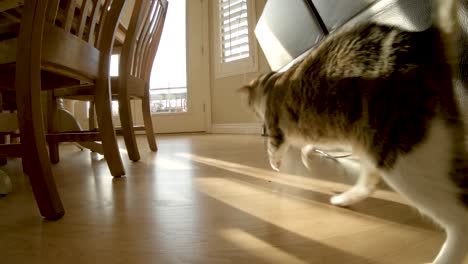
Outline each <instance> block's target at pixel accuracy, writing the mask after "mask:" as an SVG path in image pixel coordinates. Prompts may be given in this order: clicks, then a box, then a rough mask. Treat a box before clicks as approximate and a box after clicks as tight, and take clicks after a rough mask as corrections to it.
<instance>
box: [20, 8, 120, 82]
mask: <svg viewBox="0 0 468 264" xmlns="http://www.w3.org/2000/svg"><path fill="white" fill-rule="evenodd" d="M124 4H125V0H48V1H47V8H46V10H45V24H44V34H43V41H42V51H41V61H42V67H43V69H45V70H49V71H52V72H56V73H60V74H63V75H65V76H68V77H72V78H76V79H80V80H84V81H86V80H90V81H91V80H95V79H96V78H98V76H101V75H102V74H108V68H109V65H108V64H109V62H108V60H109V58H110V54H111V50H112V46H113V41H114V35H115V31H116V28H117V23H118V21H119V18H120V14H121V11H122V9H123V7H124ZM24 15H26V14H24Z"/></svg>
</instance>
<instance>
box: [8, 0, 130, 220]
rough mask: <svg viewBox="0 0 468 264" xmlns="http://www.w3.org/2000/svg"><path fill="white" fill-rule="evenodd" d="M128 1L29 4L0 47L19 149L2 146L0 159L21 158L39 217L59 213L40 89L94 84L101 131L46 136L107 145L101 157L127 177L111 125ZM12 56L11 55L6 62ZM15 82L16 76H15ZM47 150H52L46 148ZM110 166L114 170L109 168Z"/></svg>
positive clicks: (31, 0) (62, 0) (61, 211)
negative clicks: (116, 51)
mask: <svg viewBox="0 0 468 264" xmlns="http://www.w3.org/2000/svg"><path fill="white" fill-rule="evenodd" d="M124 4H125V0H113V1H110V0H105V1H103V0H82V3H81V5H79V6H78V5H77V1H76V0H67V1H66V0H26V1H25V3H24V7H22V8H21V12H22V16H21V27H20V31H19V37H18V38H17V39H16V40H15V41H12V39H14V38H10V37H9V38H8V41H9V42H8V43H14V42H17V45H1V43H0V54H2V55H3V54H8V56H2V57H1V58H2V61H0V73H1V78H0V82H1V83H2V85H0V87H3V90H7V89H9V90H10V91H11V90H13V91H14V92H15V93H16V103H17V104H16V105H17V109H18V124H19V128H20V139H21V143H20V144H8V145H6V144H3V145H0V158H1V157H6V156H19V157H22V162H23V170H24V172H25V173H26V174H27V175H28V176H29V179H30V182H31V186H32V189H33V192H34V195H35V198H36V201H37V204H38V207H39V210H40V212H41V214H42V215H43V216H44V217H46V218H47V219H51V220H55V219H59V218H60V217H62V216H63V214H64V209H63V206H62V202H61V200H60V197H59V194H58V191H57V188H56V186H55V183H54V179H53V174H52V169H51V165H50V161H49V157H48V153H47V146H46V133H45V130H44V120H43V114H42V104H41V91H42V90H51V91H52V90H53V89H56V88H59V87H63V86H70V85H72V84H76V83H80V82H86V83H93V84H95V87H96V89H95V90H94V92H95V94H94V95H95V97H96V101H100V102H102V103H101V104H97V105H96V106H97V108H98V111H99V113H100V114H99V115H98V121H99V123H100V128H101V130H100V132H92V133H89V132H76V133H65V134H59V133H57V134H51V135H47V138H48V139H49V140H52V141H86V140H89V139H93V140H96V139H99V138H102V139H105V140H103V145H104V149H105V157H106V159H107V161H108V163H109V167H110V169H111V173H112V175H114V176H121V175H123V174H124V168H123V164H122V161H121V158H120V154H119V151H118V146H117V142H116V140H115V132H114V129H113V125H112V121H111V119H108V117H109V116H110V115H111V101H110V87H109V83H110V79H109V60H110V54H111V49H112V45H113V40H114V33H115V29H116V25H117V22H118V20H119V17H120V13H121V10H122V8H123V6H124ZM12 54H16V57H15V56H11V55H12ZM15 76H16V77H15ZM51 151H55V150H54V149H51ZM111 164H112V165H111Z"/></svg>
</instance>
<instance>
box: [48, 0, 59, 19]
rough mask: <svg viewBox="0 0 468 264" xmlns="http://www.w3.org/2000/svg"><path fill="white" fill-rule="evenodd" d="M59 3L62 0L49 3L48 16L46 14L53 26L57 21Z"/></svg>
mask: <svg viewBox="0 0 468 264" xmlns="http://www.w3.org/2000/svg"><path fill="white" fill-rule="evenodd" d="M59 2H60V0H49V1H48V2H47V14H46V21H47V23H51V24H54V23H55V19H56V18H57V12H58V9H59Z"/></svg>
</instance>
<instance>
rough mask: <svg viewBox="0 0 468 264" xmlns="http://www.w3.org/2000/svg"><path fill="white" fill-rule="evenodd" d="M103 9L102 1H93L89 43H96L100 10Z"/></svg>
mask: <svg viewBox="0 0 468 264" xmlns="http://www.w3.org/2000/svg"><path fill="white" fill-rule="evenodd" d="M100 9H101V0H93V11H92V12H91V22H90V25H89V32H88V38H87V39H86V40H87V41H88V43H94V33H95V30H96V23H97V21H98V17H99V10H100Z"/></svg>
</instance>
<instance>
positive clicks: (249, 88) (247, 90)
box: [237, 85, 253, 95]
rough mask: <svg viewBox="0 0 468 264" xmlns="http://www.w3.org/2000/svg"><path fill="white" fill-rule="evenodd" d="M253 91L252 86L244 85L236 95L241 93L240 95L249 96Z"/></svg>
mask: <svg viewBox="0 0 468 264" xmlns="http://www.w3.org/2000/svg"><path fill="white" fill-rule="evenodd" d="M252 90H253V86H252V85H244V86H242V87H241V88H239V89H238V90H237V92H238V93H241V94H247V95H249V94H250V93H251V92H252Z"/></svg>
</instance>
